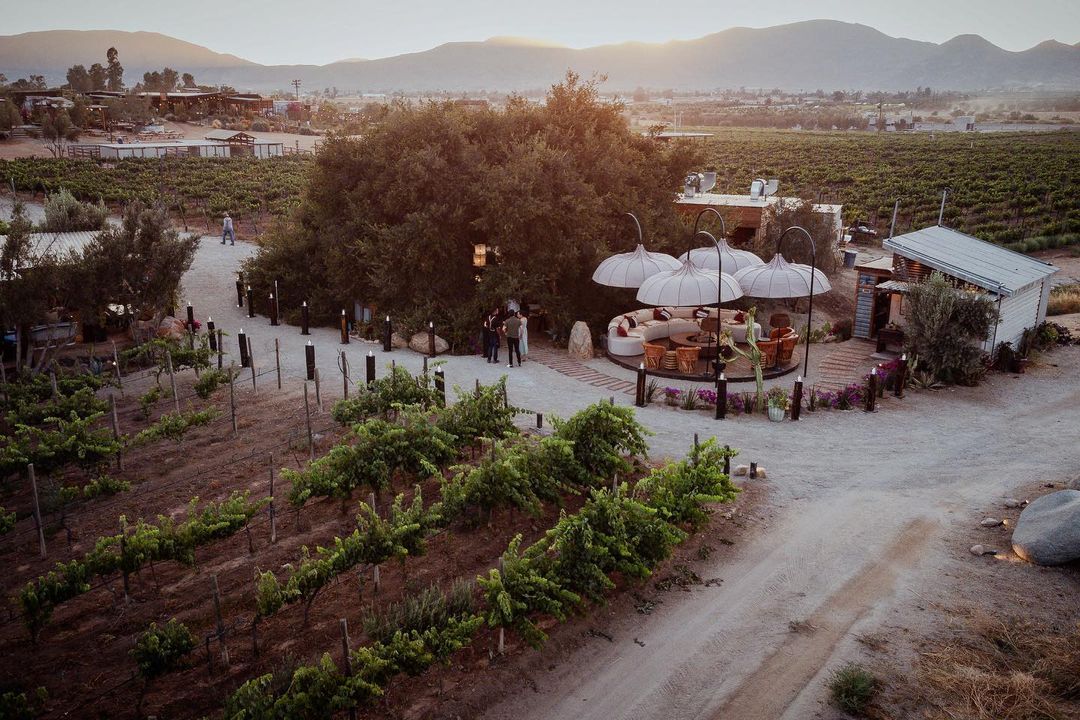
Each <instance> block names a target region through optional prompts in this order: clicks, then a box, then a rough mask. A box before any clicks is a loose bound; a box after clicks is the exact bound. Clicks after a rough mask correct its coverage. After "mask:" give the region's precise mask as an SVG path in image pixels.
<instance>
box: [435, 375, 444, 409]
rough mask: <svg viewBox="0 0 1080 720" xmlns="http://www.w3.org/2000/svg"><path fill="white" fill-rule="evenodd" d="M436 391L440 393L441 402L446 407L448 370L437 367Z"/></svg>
mask: <svg viewBox="0 0 1080 720" xmlns="http://www.w3.org/2000/svg"><path fill="white" fill-rule="evenodd" d="M435 392H437V393H439V404H440V405H441V406H443V407H446V372H445V371H443V369H442V368H441V367H440V368H435Z"/></svg>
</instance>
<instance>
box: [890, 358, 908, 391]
mask: <svg viewBox="0 0 1080 720" xmlns="http://www.w3.org/2000/svg"><path fill="white" fill-rule="evenodd" d="M893 383H894V386H893V395H895V396H896V397H898V398H900V399H901V400H902V399H903V398H904V385H905V383H907V353H904V354H903V355H901V356H900V364H899V365H898V366H897V368H896V378H895V379H894V380H893Z"/></svg>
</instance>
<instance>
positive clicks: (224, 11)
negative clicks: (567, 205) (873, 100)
mask: <svg viewBox="0 0 1080 720" xmlns="http://www.w3.org/2000/svg"><path fill="white" fill-rule="evenodd" d="M0 4H2V5H4V6H6V7H4V8H3V10H2V12H0V17H2V18H3V22H2V23H0V33H3V34H15V33H20V32H26V31H30V30H50V29H59V28H63V29H73V30H102V29H112V30H153V31H157V32H161V33H165V34H167V35H172V36H174V37H178V38H180V39H183V40H188V41H190V42H194V43H198V44H200V45H205V46H207V47H209V48H210V49H212V50H216V51H218V52H228V53H232V54H234V55H239V56H241V57H244V58H247V59H249V60H254V61H256V62H261V63H266V64H291V63H314V64H324V63H328V62H333V61H335V60H342V59H345V58H350V57H364V58H377V57H384V56H387V55H396V54H398V53H404V52H414V51H420V50H426V49H428V48H431V47H433V46H435V45H439V44H441V43H444V42H450V41H454V40H483V39H486V38H488V37H492V36H495V35H516V36H522V37H530V38H538V39H543V40H549V41H554V42H558V43H561V44H564V45H569V46H571V47H586V46H590V45H599V44H604V43H614V42H622V41H625V40H642V41H647V42H662V41H664V40H672V39H690V38H695V37H700V36H701V35H705V34H708V33H710V32H716V31H719V30H723V29H725V28H728V27H733V26H740V25H741V26H749V27H766V26H769V25H778V24H783V23H789V22H796V21H799V20H811V19H815V18H829V19H833V20H843V21H846V22H858V23H863V24H865V25H870V26H872V27H875V28H877V29H879V30H881V31H882V32H884V33H886V34H888V35H894V36H900V37H908V38H912V39H915V40H929V41H932V42H942V41H944V40H948V39H949V38H951V37H954V36H956V35H960V34H964V33H975V34H978V35H982V36H983V37H985V38H986V39H988V40H990V41H991V42H993V43H995V44H997V45H1000V46H1001V47H1004V48H1006V49H1008V50H1024V49H1027V48H1029V47H1031V46H1032V45H1035V44H1037V43H1039V42H1041V41H1043V40H1047V39H1050V38H1054V39H1056V40H1060V41H1061V42H1064V43H1068V44H1070V45H1071V44H1074V43H1076V42H1078V41H1080V0H756V1H755V0H667V1H666V2H661V1H658V0H499V1H492V0H411V1H406V2H400V1H397V0H351V1H349V0H288V1H283V0H183V2H162V1H161V0H108V2H105V3H95V2H87V1H86V0H45V1H41V0H39V1H38V2H25V1H22V0H3V2H2V3H0Z"/></svg>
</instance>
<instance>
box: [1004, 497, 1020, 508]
mask: <svg viewBox="0 0 1080 720" xmlns="http://www.w3.org/2000/svg"><path fill="white" fill-rule="evenodd" d="M1001 504H1002V505H1004V506H1005V507H1007V508H1018V507H1020V506H1021V505H1022V504H1023V503H1021V502H1020V501H1019V500H1017V499H1016V498H1011V497H1007V498H1005V499H1004V500H1002V501H1001Z"/></svg>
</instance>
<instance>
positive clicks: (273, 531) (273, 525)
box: [270, 453, 277, 545]
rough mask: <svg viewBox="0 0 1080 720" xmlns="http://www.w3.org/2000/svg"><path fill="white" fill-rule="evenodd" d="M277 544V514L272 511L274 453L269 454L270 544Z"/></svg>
mask: <svg viewBox="0 0 1080 720" xmlns="http://www.w3.org/2000/svg"><path fill="white" fill-rule="evenodd" d="M276 542H277V514H276V511H275V510H274V453H270V544H271V545H273V544H274V543H276Z"/></svg>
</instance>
